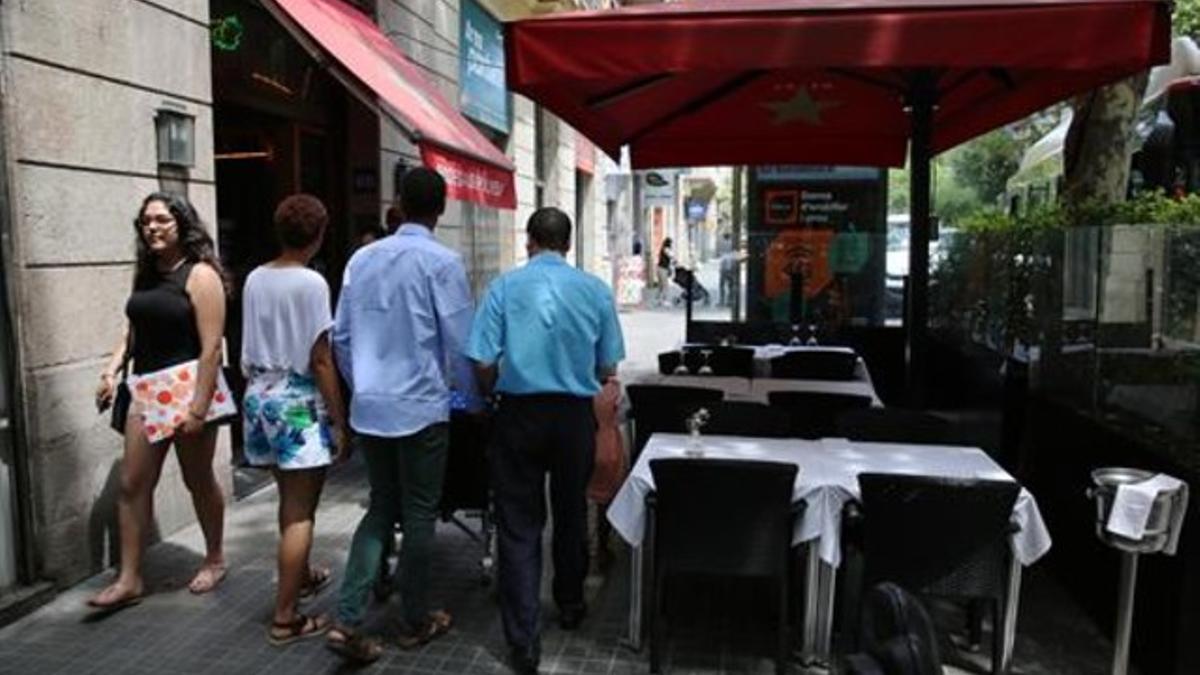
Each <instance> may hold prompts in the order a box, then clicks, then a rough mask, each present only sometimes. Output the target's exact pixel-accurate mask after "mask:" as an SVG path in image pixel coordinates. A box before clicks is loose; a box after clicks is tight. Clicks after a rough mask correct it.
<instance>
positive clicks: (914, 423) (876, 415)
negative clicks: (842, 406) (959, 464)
mask: <svg viewBox="0 0 1200 675" xmlns="http://www.w3.org/2000/svg"><path fill="white" fill-rule="evenodd" d="M837 435H838V436H844V437H846V438H849V439H851V440H855V441H867V442H872V441H873V442H878V443H932V444H939V443H940V444H947V443H953V442H954V437H953V434H952V433H951V425H950V423H949V422H947V421H946V420H944V419H942V418H941V417H938V416H936V415H931V414H929V413H926V412H921V411H918V410H902V409H899V408H862V409H858V410H850V411H847V412H844V413H842V414H841V415H839V416H838V418H837Z"/></svg>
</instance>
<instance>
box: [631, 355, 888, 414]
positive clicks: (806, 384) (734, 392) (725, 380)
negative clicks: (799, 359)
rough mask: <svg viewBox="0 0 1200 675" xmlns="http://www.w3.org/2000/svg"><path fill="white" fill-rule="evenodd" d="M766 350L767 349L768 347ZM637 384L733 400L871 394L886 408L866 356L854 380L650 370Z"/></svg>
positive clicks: (878, 404) (877, 402) (633, 381)
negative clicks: (783, 394) (697, 390)
mask: <svg viewBox="0 0 1200 675" xmlns="http://www.w3.org/2000/svg"><path fill="white" fill-rule="evenodd" d="M764 349H765V348H764ZM631 383H633V384H666V385H672V386H676V387H705V388H709V389H720V390H721V391H723V392H725V398H726V400H729V401H755V402H758V403H766V402H767V395H768V394H769V393H770V392H773V391H809V392H826V393H831V394H853V395H855V396H869V397H871V401H872V405H874V406H875V407H877V408H881V407H883V401H881V400H880V399H879V395H878V394H877V393H875V383H874V382H872V381H871V373H870V371H868V370H867V364H866V362H865V361H863V360H862V359H859V360H858V365H857V366H856V367H855V371H854V379H853V380H790V379H789V380H784V379H776V378H772V377H763V378H754V379H750V378H746V377H715V376H712V375H663V374H661V373H647V374H645V375H641V376H638V377H635V378H634V379H633V380H631Z"/></svg>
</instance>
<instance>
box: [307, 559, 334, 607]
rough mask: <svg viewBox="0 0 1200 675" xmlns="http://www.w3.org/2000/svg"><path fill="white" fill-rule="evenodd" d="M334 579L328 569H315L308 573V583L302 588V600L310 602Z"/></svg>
mask: <svg viewBox="0 0 1200 675" xmlns="http://www.w3.org/2000/svg"><path fill="white" fill-rule="evenodd" d="M332 579H333V572H332V571H331V570H330V569H329V568H328V567H314V568H312V569H311V570H309V572H308V582H307V583H305V584H304V585H303V586H301V587H300V599H301V600H308V599H310V598H313V597H315V596H316V595H317V593H320V592H321V591H322V590H323V589H324V588H325V587H326V586H328V585H329V582H330V581H331V580H332Z"/></svg>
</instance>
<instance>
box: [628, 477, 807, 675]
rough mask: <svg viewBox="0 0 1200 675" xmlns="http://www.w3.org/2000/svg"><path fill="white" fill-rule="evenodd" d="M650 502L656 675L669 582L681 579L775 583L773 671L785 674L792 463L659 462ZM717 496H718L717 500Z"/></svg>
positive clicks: (796, 509) (797, 511)
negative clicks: (775, 623) (711, 578)
mask: <svg viewBox="0 0 1200 675" xmlns="http://www.w3.org/2000/svg"><path fill="white" fill-rule="evenodd" d="M650 472H651V473H652V474H653V475H654V486H655V492H653V493H651V494H650V495H648V496H647V498H646V507H647V522H648V525H649V529H648V532H649V537H650V539H649V540H650V546H651V552H652V553H651V556H652V557H651V560H653V569H652V571H651V572H650V573H649V574H648V575H647V576H648V578H649V580H650V597H651V603H652V604H651V610H650V625H649V629H650V630H649V634H650V672H652V673H658V672H661V667H660V666H661V663H660V661H661V659H660V654H661V651H662V642H663V609H664V599H665V591H666V582H667V580H668V579H669V578H670V577H676V576H680V575H686V576H701V577H720V578H737V579H755V578H766V579H770V580H771V581H772V582H773V583H774V585H775V589H774V590H775V591H777V594H776V595H773V596H772V597H777V598H778V600H779V606H778V612H779V624H778V627H779V632H778V636H777V640H778V642H777V644H776V649H777V652H776V655H775V658H776V661H775V670H776V672H777V673H783V672H786V670H787V663H788V655H789V652H790V650H789V636H790V631H789V629H788V605H789V602H790V591H789V589H788V576H789V571H790V569H789V568H790V564H791V562H792V550H791V548H792V547H791V539H792V529H793V525H794V522H795V519H796V518H798V517H800V516H801V515H802V514H803V510H804V502H802V501H801V502H797V503H796V504H793V503H792V493H793V490H794V485H795V482H796V473H797V468H796V466H795V465H794V464H787V463H780V462H756V461H741V460H723V459H655V460H652V461H651V462H650ZM713 495H720V496H721V498H720V499H714V498H713Z"/></svg>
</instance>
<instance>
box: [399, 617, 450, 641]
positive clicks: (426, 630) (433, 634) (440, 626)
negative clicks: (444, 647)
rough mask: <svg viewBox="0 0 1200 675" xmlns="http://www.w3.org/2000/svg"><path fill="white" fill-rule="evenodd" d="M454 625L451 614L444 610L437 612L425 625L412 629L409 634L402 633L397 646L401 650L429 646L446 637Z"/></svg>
mask: <svg viewBox="0 0 1200 675" xmlns="http://www.w3.org/2000/svg"><path fill="white" fill-rule="evenodd" d="M453 624H454V619H452V618H451V617H450V614H448V613H447V612H444V611H442V610H436V611H433V612H430V613H429V618H428V619H427V620H426V621H425V623H424V624H422V625H420V626H416V627H414V628H410V629H409V630H408V631H407V632H404V633H401V634H400V636H399V637H397V638H396V644H397V645H398V646H399V647H400V648H401V649H416V648H417V647H420V646H422V645H426V644H429V643H430V642H432V641H433V640H435V639H437V638H439V637H441V636H443V635H445V634H446V633H447V632H449V631H450V626H452V625H453Z"/></svg>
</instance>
